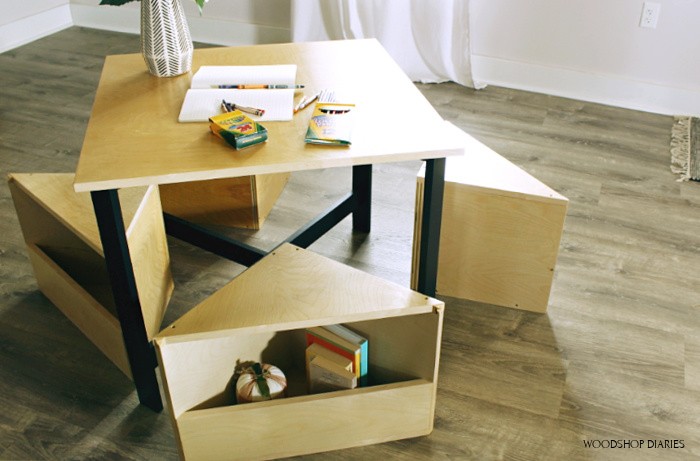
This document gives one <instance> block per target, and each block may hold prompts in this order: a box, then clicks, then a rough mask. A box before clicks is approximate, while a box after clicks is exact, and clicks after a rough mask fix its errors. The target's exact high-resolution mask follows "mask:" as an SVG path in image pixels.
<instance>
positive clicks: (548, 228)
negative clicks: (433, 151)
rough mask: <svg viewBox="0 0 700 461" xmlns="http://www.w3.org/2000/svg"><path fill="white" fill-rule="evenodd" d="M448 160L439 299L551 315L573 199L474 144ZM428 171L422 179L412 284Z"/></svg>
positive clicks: (468, 141) (470, 142) (470, 141)
mask: <svg viewBox="0 0 700 461" xmlns="http://www.w3.org/2000/svg"><path fill="white" fill-rule="evenodd" d="M464 142H465V154H464V156H461V157H450V158H448V159H447V163H446V170H445V197H444V201H443V214H442V227H441V231H440V253H439V257H438V277H437V286H436V291H437V293H438V294H439V295H442V296H450V297H455V298H461V299H469V300H474V301H480V302H484V303H489V304H496V305H499V306H506V307H512V308H516V309H524V310H528V311H533V312H546V310H547V305H548V303H549V295H550V291H551V287H552V281H553V276H554V268H555V265H556V260H557V255H558V253H559V243H560V241H561V235H562V231H563V227H564V219H565V217H566V210H567V206H568V199H567V198H566V197H564V196H562V195H561V194H559V193H557V192H556V191H554V190H552V189H551V188H549V187H547V186H546V185H544V184H543V183H541V182H540V181H538V180H537V179H535V178H534V177H532V176H531V175H530V174H528V173H526V172H525V171H523V170H522V169H521V168H519V167H518V166H516V165H514V164H513V163H511V162H509V161H508V160H506V159H505V158H503V157H502V156H500V155H499V154H497V153H496V152H494V151H493V150H491V149H490V148H488V147H487V146H485V145H484V144H482V143H480V142H479V141H477V140H476V139H474V138H473V137H471V136H469V135H467V134H465V135H464ZM424 174H425V172H424V170H421V171H420V172H419V174H418V181H417V193H416V227H415V232H414V244H413V247H414V248H413V273H412V277H413V282H412V286H414V287H415V286H416V285H415V283H416V282H415V280H416V277H417V267H418V261H419V254H418V247H417V245H418V242H419V237H420V227H421V226H420V225H421V216H422V213H421V210H422V202H421V200H422V197H423V194H422V190H423V178H424Z"/></svg>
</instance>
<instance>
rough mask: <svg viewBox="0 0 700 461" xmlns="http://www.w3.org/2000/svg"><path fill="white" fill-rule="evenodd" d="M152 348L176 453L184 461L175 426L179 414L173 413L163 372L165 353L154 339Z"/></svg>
mask: <svg viewBox="0 0 700 461" xmlns="http://www.w3.org/2000/svg"><path fill="white" fill-rule="evenodd" d="M153 346H154V347H155V350H156V358H157V360H158V370H159V371H160V377H161V382H162V384H163V392H165V395H166V399H165V402H166V406H167V408H168V415H169V417H170V422H171V424H172V426H173V429H174V431H173V432H174V433H175V442H176V443H177V449H178V452H179V453H180V459H185V453H184V451H183V448H182V440H181V439H180V430H179V428H178V425H177V418H178V417H179V416H180V415H179V414H177V413H175V408H174V406H173V403H172V399H171V398H170V397H169V396H171V395H172V393H171V392H170V382H169V381H168V374H167V373H166V372H165V364H164V360H163V354H164V353H165V352H164V351H163V348H162V346H163V341H161V340H158V339H155V340H154V341H153Z"/></svg>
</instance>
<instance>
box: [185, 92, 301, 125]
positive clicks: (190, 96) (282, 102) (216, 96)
mask: <svg viewBox="0 0 700 461" xmlns="http://www.w3.org/2000/svg"><path fill="white" fill-rule="evenodd" d="M222 99H225V100H226V102H230V103H233V104H238V105H241V106H248V107H254V108H256V109H264V110H265V113H264V114H263V115H261V116H258V115H252V114H248V113H246V115H247V116H248V117H250V118H252V119H253V120H255V121H256V122H264V121H283V120H291V119H292V116H293V115H294V111H293V109H294V108H293V106H294V90H228V89H214V90H211V89H209V90H204V89H190V90H187V94H185V101H184V102H183V103H182V109H181V110H180V116H179V117H178V121H179V122H206V121H208V120H209V117H211V116H212V115H217V114H220V113H221V112H222V110H221V100H222Z"/></svg>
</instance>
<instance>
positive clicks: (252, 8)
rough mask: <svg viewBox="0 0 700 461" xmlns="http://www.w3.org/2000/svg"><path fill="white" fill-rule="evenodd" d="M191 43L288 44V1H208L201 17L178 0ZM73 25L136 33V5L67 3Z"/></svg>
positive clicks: (93, 0) (190, 2)
mask: <svg viewBox="0 0 700 461" xmlns="http://www.w3.org/2000/svg"><path fill="white" fill-rule="evenodd" d="M180 1H181V2H182V5H183V8H184V9H185V13H186V15H187V22H188V25H189V28H190V33H191V34H192V38H193V40H195V41H199V42H205V43H213V44H217V45H250V44H256V43H280V42H288V41H290V37H291V31H290V25H289V23H290V17H291V15H290V0H211V1H210V2H209V3H206V4H205V5H204V9H203V11H202V14H201V15H200V14H199V9H198V8H197V5H196V4H195V2H194V0H180ZM70 3H71V11H72V14H73V21H74V22H75V25H78V26H85V27H93V28H98V29H107V30H114V31H119V32H130V33H139V27H140V26H139V8H140V2H131V3H127V4H126V5H122V6H107V5H102V6H100V5H99V3H100V2H99V0H71V1H70Z"/></svg>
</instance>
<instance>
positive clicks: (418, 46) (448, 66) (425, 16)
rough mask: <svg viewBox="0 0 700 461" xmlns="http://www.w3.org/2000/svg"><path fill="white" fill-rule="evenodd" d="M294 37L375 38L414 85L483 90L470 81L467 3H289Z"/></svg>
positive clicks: (330, 0) (297, 39)
mask: <svg viewBox="0 0 700 461" xmlns="http://www.w3.org/2000/svg"><path fill="white" fill-rule="evenodd" d="M292 37H293V40H294V41H295V42H306V41H317V40H329V39H330V40H338V39H356V38H376V39H377V40H379V42H380V43H381V44H382V45H383V46H384V48H385V49H386V50H387V51H388V52H389V54H390V55H391V56H392V57H393V58H394V60H395V61H396V62H397V63H398V64H399V66H401V68H402V69H403V70H404V72H406V74H407V75H408V76H409V77H410V78H411V79H412V80H413V81H415V82H423V83H428V82H431V83H432V82H444V81H448V80H451V81H453V82H457V83H459V84H462V85H465V86H468V87H472V88H481V87H483V86H484V85H482V84H480V83H478V82H476V83H475V82H474V81H473V79H472V72H471V59H470V54H471V52H470V45H469V0H439V1H438V0H292Z"/></svg>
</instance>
